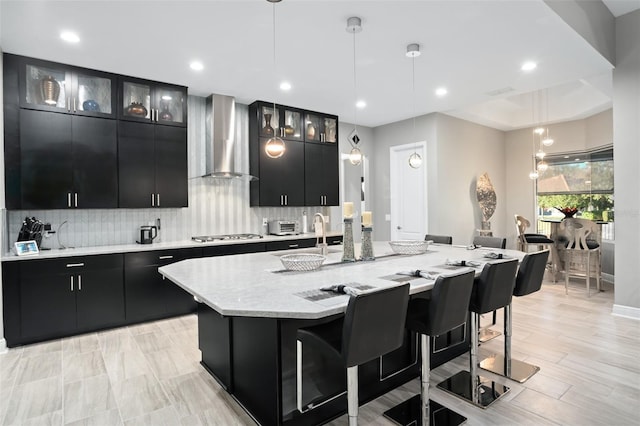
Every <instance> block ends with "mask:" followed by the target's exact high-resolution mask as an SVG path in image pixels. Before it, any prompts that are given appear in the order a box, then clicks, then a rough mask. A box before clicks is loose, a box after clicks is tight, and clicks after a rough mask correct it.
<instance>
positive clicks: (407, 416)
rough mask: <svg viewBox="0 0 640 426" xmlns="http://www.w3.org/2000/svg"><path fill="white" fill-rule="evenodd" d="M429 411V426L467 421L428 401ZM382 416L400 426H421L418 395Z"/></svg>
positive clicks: (458, 423)
mask: <svg viewBox="0 0 640 426" xmlns="http://www.w3.org/2000/svg"><path fill="white" fill-rule="evenodd" d="M429 411H430V412H429V415H430V421H431V422H430V424H431V425H438V426H458V425H460V424H462V423H464V422H466V421H467V418H466V417H464V416H462V415H460V414H458V413H456V412H455V411H453V410H450V409H448V408H447V407H444V406H442V405H440V404H438V403H437V402H435V401H433V400H431V399H430V400H429ZM384 416H385V417H386V418H388V419H390V420H392V421H393V422H395V423H397V424H399V425H402V426H408V425H415V426H422V414H421V409H420V395H416V396H414V397H413V398H411V399H407V400H406V401H404V402H401V403H400V404H398V405H396V406H395V407H393V408H390V409H389V410H387V411H385V412H384ZM425 426H427V425H425Z"/></svg>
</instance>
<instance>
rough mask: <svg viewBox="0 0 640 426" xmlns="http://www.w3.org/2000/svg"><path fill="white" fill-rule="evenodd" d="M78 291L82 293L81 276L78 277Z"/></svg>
mask: <svg viewBox="0 0 640 426" xmlns="http://www.w3.org/2000/svg"><path fill="white" fill-rule="evenodd" d="M78 291H82V275H78Z"/></svg>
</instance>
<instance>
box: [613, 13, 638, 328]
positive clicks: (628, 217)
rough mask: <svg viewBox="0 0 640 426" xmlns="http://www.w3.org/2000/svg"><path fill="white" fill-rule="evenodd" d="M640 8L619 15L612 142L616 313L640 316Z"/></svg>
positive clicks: (614, 74)
mask: <svg viewBox="0 0 640 426" xmlns="http://www.w3.org/2000/svg"><path fill="white" fill-rule="evenodd" d="M639 40H640V10H636V11H635V12H631V13H627V14H626V15H623V16H620V17H618V18H617V19H616V58H617V63H616V68H615V69H614V71H613V145H614V161H615V176H614V179H615V196H616V228H617V229H618V232H617V233H616V234H617V235H616V259H615V269H616V292H615V305H614V309H613V311H614V313H617V314H621V315H629V316H633V317H635V318H639V319H640V280H638V259H640V244H638V241H640V189H639V188H640V187H639V183H640V167H639V165H640V127H639V126H640V43H639V42H638V41H639Z"/></svg>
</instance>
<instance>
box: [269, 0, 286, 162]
mask: <svg viewBox="0 0 640 426" xmlns="http://www.w3.org/2000/svg"><path fill="white" fill-rule="evenodd" d="M267 1H268V2H269V3H273V77H274V81H275V80H276V3H280V1H281V0H267ZM275 114H276V102H275V96H274V101H273V115H274V116H275ZM273 133H274V134H273V136H272V137H271V138H269V140H267V143H266V144H265V146H264V152H265V154H267V157H269V158H280V157H282V156H283V155H284V152H285V150H286V146H285V144H284V141H283V140H282V139H280V138H279V137H278V136H277V135H276V134H275V132H273Z"/></svg>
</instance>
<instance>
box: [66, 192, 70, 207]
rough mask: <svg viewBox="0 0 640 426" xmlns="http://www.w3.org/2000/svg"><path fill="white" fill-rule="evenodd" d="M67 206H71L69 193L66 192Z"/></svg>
mask: <svg viewBox="0 0 640 426" xmlns="http://www.w3.org/2000/svg"><path fill="white" fill-rule="evenodd" d="M67 207H71V193H70V192H67Z"/></svg>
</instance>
